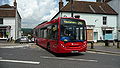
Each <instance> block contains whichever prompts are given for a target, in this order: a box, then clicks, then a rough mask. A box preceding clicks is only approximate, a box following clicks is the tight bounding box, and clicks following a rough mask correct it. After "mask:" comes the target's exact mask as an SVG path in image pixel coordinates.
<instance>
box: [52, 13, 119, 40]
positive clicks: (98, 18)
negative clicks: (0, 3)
mask: <svg viewBox="0 0 120 68" xmlns="http://www.w3.org/2000/svg"><path fill="white" fill-rule="evenodd" d="M75 15H80V19H83V20H85V21H86V25H94V26H95V27H92V28H91V29H93V35H94V32H97V33H98V35H97V39H94V36H93V40H94V41H97V40H105V39H103V30H102V27H112V28H113V29H107V30H111V31H112V34H111V35H112V39H109V40H114V39H117V15H104V14H89V13H74V15H73V16H75ZM103 16H106V17H107V24H106V25H103ZM58 17H71V13H69V12H60V13H58V14H57V15H56V16H55V17H54V19H55V18H58ZM88 29H89V28H88ZM100 37H101V38H102V39H101V38H100Z"/></svg>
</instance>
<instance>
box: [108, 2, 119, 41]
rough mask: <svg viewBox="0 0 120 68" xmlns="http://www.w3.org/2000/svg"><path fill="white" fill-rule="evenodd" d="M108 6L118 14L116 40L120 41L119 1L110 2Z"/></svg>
mask: <svg viewBox="0 0 120 68" xmlns="http://www.w3.org/2000/svg"><path fill="white" fill-rule="evenodd" d="M108 4H109V5H110V6H111V7H112V8H113V9H114V10H115V11H116V12H117V13H118V19H117V21H118V23H117V25H118V26H117V28H118V40H120V0H111V1H110V2H108Z"/></svg>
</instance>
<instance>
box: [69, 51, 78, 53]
mask: <svg viewBox="0 0 120 68" xmlns="http://www.w3.org/2000/svg"><path fill="white" fill-rule="evenodd" d="M71 53H79V51H71Z"/></svg>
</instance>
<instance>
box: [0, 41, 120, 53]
mask: <svg viewBox="0 0 120 68" xmlns="http://www.w3.org/2000/svg"><path fill="white" fill-rule="evenodd" d="M33 44H34V43H23V44H19V43H13V42H4V43H0V48H3V47H9V46H32V45H33ZM87 46H88V48H87V50H88V51H93V52H103V53H110V54H117V55H120V48H117V43H115V45H113V44H112V43H110V44H109V46H105V44H104V43H94V48H93V49H91V44H90V43H88V44H87Z"/></svg>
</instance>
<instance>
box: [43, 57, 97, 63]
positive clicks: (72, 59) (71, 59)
mask: <svg viewBox="0 0 120 68" xmlns="http://www.w3.org/2000/svg"><path fill="white" fill-rule="evenodd" d="M41 58H44V59H58V60H70V61H86V62H98V61H97V60H87V59H75V58H59V57H47V56H41Z"/></svg>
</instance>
